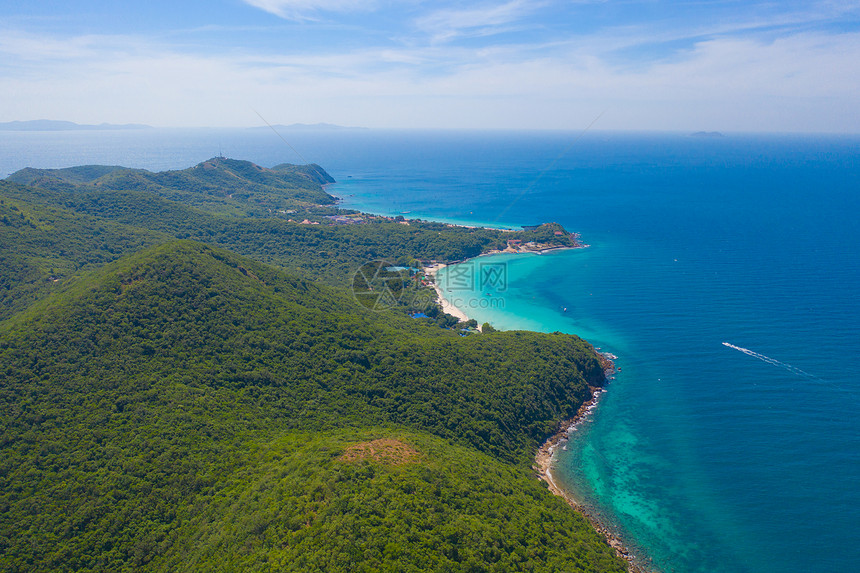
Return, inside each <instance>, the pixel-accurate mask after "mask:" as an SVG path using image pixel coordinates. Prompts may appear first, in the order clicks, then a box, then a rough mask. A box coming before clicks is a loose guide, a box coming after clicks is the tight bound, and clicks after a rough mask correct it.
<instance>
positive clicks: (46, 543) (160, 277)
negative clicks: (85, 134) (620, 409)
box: [0, 160, 624, 571]
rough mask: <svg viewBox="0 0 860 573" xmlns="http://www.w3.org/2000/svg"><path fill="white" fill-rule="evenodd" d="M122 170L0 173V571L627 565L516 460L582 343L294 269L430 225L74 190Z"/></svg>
mask: <svg viewBox="0 0 860 573" xmlns="http://www.w3.org/2000/svg"><path fill="white" fill-rule="evenodd" d="M224 161H225V162H226V161H228V160H224ZM240 163H241V162H240ZM228 165H231V166H232V167H231V173H234V174H243V173H244V172H243V171H242V169H247V166H244V165H239V166H236V165H233V164H228ZM198 169H209V171H217V169H218V167H217V166H216V167H213V168H211V169H210V168H206V167H200V166H198ZM284 169H286V168H284ZM63 171H65V170H63ZM125 171H128V170H123V169H121V168H94V167H87V168H79V169H77V170H72V171H71V172H68V173H65V174H64V178H57V177H53V178H51V181H52V182H53V183H52V184H51V185H48V186H41V187H40V186H35V187H34V186H30V185H21V184H15V183H11V182H2V183H0V238H2V239H3V243H2V245H0V257H2V260H3V261H8V262H9V265H8V266H7V267H5V268H3V269H0V294H2V296H3V300H2V302H3V307H2V308H3V314H2V315H0V379H2V383H0V569H3V570H8V571H57V570H73V571H121V570H135V571H137V570H151V571H176V570H235V571H278V570H288V571H289V570H295V571H314V570H318V571H375V570H387V571H426V570H439V571H562V570H563V571H622V570H624V563H623V562H622V561H620V560H619V559H617V558H616V557H615V556H614V554H613V551H612V550H611V549H610V548H609V547H608V545H607V544H606V543H605V542H604V541H603V540H602V539H601V538H600V537H599V536H598V535H597V534H596V532H594V531H593V530H592V529H591V528H590V526H588V524H587V523H586V522H585V521H584V520H583V519H582V518H581V517H580V516H579V515H578V514H576V513H574V512H572V511H570V509H569V508H568V507H567V506H566V505H565V504H564V503H563V502H562V501H561V500H559V499H558V498H555V497H554V496H552V495H551V494H550V493H549V492H547V491H546V489H545V487H543V485H542V484H541V483H540V482H539V481H538V480H537V479H535V477H534V475H533V473H532V470H531V469H530V466H531V463H532V457H533V455H534V452H535V450H536V448H537V446H538V445H539V444H540V443H541V442H542V441H543V440H544V439H545V438H546V437H547V436H548V435H549V434H551V433H552V432H553V431H554V430H555V429H556V428H557V425H558V423H559V421H560V420H562V419H564V418H566V417H569V416H571V415H572V414H573V413H574V412H575V411H576V409H577V408H578V407H579V405H580V404H581V403H582V402H583V400H585V399H586V398H587V396H588V393H589V392H588V385H589V384H591V385H599V384H601V383H602V381H603V373H602V370H601V367H600V364H599V362H598V360H597V357H596V354H595V352H594V350H593V349H592V348H591V346H590V345H589V344H587V343H586V342H584V341H582V340H580V339H578V338H576V337H574V336H569V335H562V334H539V333H533V332H493V333H492V334H487V335H472V336H468V337H462V336H458V333H457V332H455V331H451V330H446V329H442V328H439V327H438V326H437V325H436V324H435V323H434V322H433V321H431V320H429V319H413V318H410V317H408V316H407V315H406V314H404V313H400V312H375V311H373V310H370V309H368V308H365V307H364V306H362V305H361V304H358V303H357V302H356V300H355V298H354V297H353V296H352V295H351V294H350V293H349V292H348V291H347V290H345V289H342V288H338V287H336V286H331V285H327V284H322V283H319V282H316V281H313V280H310V278H309V277H311V276H313V274H314V273H315V272H317V271H319V272H321V273H322V274H324V275H325V274H326V273H328V275H327V276H328V277H329V279H330V280H329V281H328V282H330V283H335V284H337V282H338V281H337V280H335V279H334V278H333V277H335V276H337V273H342V272H343V271H344V270H346V269H348V268H349V265H350V264H352V263H353V262H355V261H356V260H360V259H361V258H363V257H364V256H366V255H367V254H368V253H367V252H366V251H367V249H368V248H369V247H370V246H374V247H378V248H379V249H380V250H381V251H382V252H381V253H380V254H381V255H383V256H393V255H395V254H400V256H416V255H420V254H421V249H422V248H424V249H429V250H430V251H428V252H431V251H432V252H438V251H433V249H440V248H441V247H439V246H436V247H434V246H432V240H429V239H428V237H430V236H431V235H434V234H435V236H436V237H438V236H440V233H443V229H438V230H437V229H436V228H435V227H433V226H432V225H428V226H426V227H424V228H411V227H407V226H405V225H399V224H397V223H379V224H376V225H361V226H359V225H355V226H338V227H335V226H323V225H319V226H313V227H311V226H308V225H304V226H301V225H297V224H295V223H290V222H288V221H286V220H283V219H269V218H258V217H253V216H241V217H237V216H233V215H224V214H218V213H213V212H211V211H208V210H206V209H205V208H202V207H201V206H200V205H190V204H188V203H187V202H178V201H176V200H175V198H168V197H162V196H160V195H154V194H152V193H151V191H141V190H114V191H110V192H106V191H105V192H99V191H97V190H94V189H92V188H87V189H84V188H82V187H81V185H90V186H91V187H92V182H93V181H101V180H104V178H110V177H118V176H120V175H122V176H125V175H127V174H124V172H125ZM273 171H275V172H277V171H278V168H276V169H275V170H273ZM180 173H182V172H180ZM276 174H277V173H276ZM31 175H33V174H32V173H31ZM150 175H152V174H150ZM150 175H146V177H147V178H149V179H153V180H155V179H157V178H153V177H150ZM243 176H245V177H247V178H251V177H257V178H258V183H259V184H260V185H264V184H268V183H267V182H269V181H270V178H272V177H275V175H272V174H271V173H268V172H265V171H262V172H261V171H258V170H256V169H252V170H251V171H250V172H249V173H247V174H244V175H243ZM170 177H178V176H177V175H170ZM170 177H167V176H164V178H163V179H162V182H163V181H170ZM318 177H319V178H320V179H323V177H322V175H318ZM22 181H23V182H24V183H33V182H38V178H37V177H34V178H32V179H31V180H24V179H22ZM319 182H320V181H315V182H314V183H313V185H317V187H316V188H314V187H313V185H311V184H308V185H307V188H308V190H309V191H310V192H317V191H320V189H319V188H318V183H319ZM159 184H161V183H159ZM62 185H67V187H65V188H63V187H62ZM190 192H194V191H190ZM143 223H145V224H143ZM446 229H447V228H446ZM293 231H295V232H293ZM444 232H448V233H449V235H447V237H448V238H449V239H450V242H451V244H452V245H456V248H465V249H470V248H472V247H466V245H474V246H475V247H474V248H477V249H480V248H482V244H486V243H482V241H483V240H484V239H480V238H476V237H491V236H492V235H491V234H489V235H476V234H471V233H469V232H467V231H462V232H460V233H458V232H457V231H444ZM182 233H187V234H188V235H189V236H191V237H194V238H196V239H204V241H205V242H200V241H190V240H177V239H175V238H174V237H176V236H177V235H178V234H182ZM397 233H401V235H397ZM386 236H389V237H403V238H408V237H412V242H409V241H408V240H407V241H406V242H405V243H404V245H396V246H395V245H392V244H389V243H386V241H385V237H386ZM261 237H269V239H268V240H269V241H271V243H269V242H266V241H263V240H262V238H261ZM350 238H353V239H350ZM351 240H354V242H351ZM487 240H489V239H487ZM315 241H316V242H315ZM470 241H476V242H475V243H470ZM205 243H209V244H205ZM224 243H231V244H233V245H238V246H239V247H242V248H243V249H244V250H246V251H249V252H248V254H252V255H255V256H256V258H259V259H268V260H270V261H272V262H276V263H279V264H280V265H281V266H283V267H290V268H296V269H299V270H300V271H301V275H302V276H300V277H298V276H296V275H295V274H288V273H287V272H285V271H284V270H283V269H282V268H277V267H273V266H269V265H267V264H264V263H261V262H259V261H255V260H253V259H250V258H245V257H243V256H240V255H237V254H235V253H233V252H231V251H228V250H225V249H222V248H220V247H216V246H212V245H213V244H216V245H217V244H224ZM321 245H322V247H321ZM411 249H414V251H413V250H411ZM236 250H241V249H239V248H237V249H236ZM323 250H325V251H326V253H327V254H326V256H323V255H320V254H319V253H320V252H321V251H323ZM314 252H316V253H317V254H316V256H314V255H313V253H314ZM329 252H330V255H329V254H328V253H329ZM470 252H471V251H470ZM266 254H268V256H267V255H266ZM330 259H334V260H335V261H338V263H337V264H334V265H331V264H329V265H326V264H325V263H323V262H322V261H326V260H330ZM385 448H388V449H389V450H390V452H389V454H391V455H388V454H386V451H388V450H386V449H385ZM355 452H359V453H358V454H356V453H355ZM368 452H370V453H368ZM380 452H381V453H382V454H380ZM386 456H387V457H386Z"/></svg>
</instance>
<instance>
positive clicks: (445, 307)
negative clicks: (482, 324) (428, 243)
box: [424, 263, 469, 322]
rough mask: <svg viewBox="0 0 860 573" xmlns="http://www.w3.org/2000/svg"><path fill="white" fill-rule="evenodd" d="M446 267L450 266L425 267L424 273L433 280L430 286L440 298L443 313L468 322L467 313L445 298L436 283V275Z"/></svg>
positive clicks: (441, 264) (437, 264)
mask: <svg viewBox="0 0 860 573" xmlns="http://www.w3.org/2000/svg"><path fill="white" fill-rule="evenodd" d="M446 266H448V265H445V264H443V263H436V264H434V265H430V266H429V267H425V269H424V273H425V274H426V275H427V276H429V277H430V278H432V279H433V281H432V282H431V283H430V284H431V286H432V287H433V290H435V291H436V295H437V296H438V297H439V306H441V307H442V312H444V313H446V314H450V315H451V316H455V317H457V318H458V319H459V320H461V321H463V322H466V321H467V320H469V317H468V316H467V315H466V313H465V312H463V311H462V310H460V309H459V308H457V307H456V306H454V305H453V304H451V302H450V301H449V300H448V299H447V298H445V296H444V295H443V294H442V289H441V288H439V285H438V284H437V282H436V273H438V272H439V271H441V270H442V269H444V268H445V267H446Z"/></svg>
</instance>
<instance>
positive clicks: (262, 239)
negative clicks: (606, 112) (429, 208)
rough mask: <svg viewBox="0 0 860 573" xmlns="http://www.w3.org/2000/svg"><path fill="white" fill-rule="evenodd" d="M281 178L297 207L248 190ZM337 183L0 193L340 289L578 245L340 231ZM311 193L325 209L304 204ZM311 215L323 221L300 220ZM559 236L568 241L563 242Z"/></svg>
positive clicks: (489, 236)
mask: <svg viewBox="0 0 860 573" xmlns="http://www.w3.org/2000/svg"><path fill="white" fill-rule="evenodd" d="M273 178H276V179H277V181H279V182H280V183H279V184H280V185H281V187H278V188H277V191H278V193H279V194H280V195H279V197H280V199H278V200H281V201H284V202H286V203H288V204H291V205H294V207H295V209H288V210H284V209H274V208H273V209H270V208H265V209H264V208H263V207H262V206H261V205H262V203H259V202H257V201H258V200H259V201H263V199H261V198H260V197H263V196H268V195H266V193H264V192H258V191H254V192H253V193H252V192H251V191H242V189H251V190H253V189H258V188H259V185H262V184H263V183H266V184H267V185H268V187H267V189H274V183H273V182H272V179H273ZM329 181H331V178H330V176H329V175H328V174H326V173H325V171H323V170H322V169H321V168H319V167H317V166H292V165H282V166H277V167H274V168H272V169H264V168H262V167H259V166H256V165H254V164H253V163H250V162H247V161H236V160H231V159H221V158H213V159H211V160H209V161H206V162H204V163H201V164H200V165H198V166H196V167H193V168H190V169H186V170H183V171H167V172H163V173H150V172H148V171H143V170H134V169H125V168H117V167H104V166H87V167H80V168H68V169H57V170H37V169H24V170H21V171H19V172H17V173H15V174H13V175H12V176H10V177H9V178H8V179H7V181H5V182H0V185H2V187H0V192H2V194H4V195H5V196H6V197H8V198H11V199H16V200H18V201H20V202H25V203H29V204H34V205H41V206H49V207H51V208H53V209H61V210H62V211H63V213H64V216H65V217H68V218H72V219H73V218H74V216H75V214H81V215H85V216H87V217H90V218H92V217H96V218H99V219H104V220H107V221H112V222H114V223H121V224H123V225H127V226H132V227H137V228H138V232H144V231H157V232H158V233H160V234H167V235H169V236H171V237H174V238H179V239H193V240H196V241H202V242H205V243H209V244H213V245H217V246H220V247H224V248H227V249H230V250H232V251H234V252H237V253H239V254H242V255H246V256H249V257H252V258H255V259H257V260H260V261H264V262H268V263H272V264H275V265H278V266H280V267H283V268H286V269H289V270H290V271H291V272H292V273H294V274H298V275H301V276H304V277H306V278H311V279H313V280H318V281H324V282H327V283H329V284H333V285H339V286H346V285H347V284H348V283H349V279H350V277H351V275H352V273H353V272H355V270H356V269H358V268H359V267H360V266H361V265H362V264H364V263H367V262H369V261H373V260H376V259H389V260H392V261H394V260H397V259H400V258H406V259H408V258H418V259H437V260H443V261H456V260H463V259H466V258H470V257H475V256H477V255H479V254H481V253H482V252H484V251H486V250H488V249H501V248H504V247H505V244H506V241H507V240H508V239H520V240H526V241H529V240H532V241H543V242H545V241H553V242H555V243H557V244H559V245H571V244H573V243H572V238H571V237H570V235H569V234H567V233H566V232H562V231H563V230H562V228H561V226H560V225H556V224H550V225H544V226H542V227H541V228H539V229H537V230H533V231H523V232H515V233H512V232H502V231H498V230H493V229H467V228H462V227H452V226H450V225H444V224H439V223H429V222H416V221H413V222H411V223H410V224H409V225H404V224H401V223H399V222H393V221H388V220H384V219H372V218H367V220H366V221H365V223H364V224H354V225H333V224H331V221H330V220H328V219H326V218H325V216H326V215H332V214H334V213H337V210H335V209H334V208H333V207H332V206H330V205H329V204H330V203H331V202H332V201H333V199H332V197H331V196H330V195H328V194H327V193H325V191H324V190H323V189H322V187H320V183H323V182H329ZM12 183H18V185H13V184H12ZM228 191H229V193H228ZM272 193H274V191H272ZM305 193H312V194H313V196H314V198H315V199H314V200H315V201H316V200H318V202H319V203H320V204H323V203H324V205H321V206H315V205H312V204H310V203H308V202H307V201H305V200H303V199H302V197H304V194H305ZM228 195H232V196H228ZM280 211H284V212H280ZM286 211H296V212H295V213H287V212H286ZM305 218H310V219H311V220H313V221H317V222H322V223H323V224H319V225H303V224H300V223H298V222H296V221H302V220H303V219H305ZM289 219H293V221H292V222H291V221H290V220H289ZM557 231H558V232H562V235H560V236H557V235H555V233H556V232H557ZM124 252H130V251H124ZM0 273H2V269H0ZM62 278H65V277H62Z"/></svg>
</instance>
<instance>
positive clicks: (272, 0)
mask: <svg viewBox="0 0 860 573" xmlns="http://www.w3.org/2000/svg"><path fill="white" fill-rule="evenodd" d="M244 2H246V3H247V4H250V5H251V6H254V7H255V8H259V9H261V10H264V11H266V12H269V13H271V14H274V15H276V16H280V17H281V18H286V19H288V20H312V19H314V15H315V14H316V13H318V12H358V11H367V10H373V9H374V8H375V7H376V3H375V2H374V1H373V0H244Z"/></svg>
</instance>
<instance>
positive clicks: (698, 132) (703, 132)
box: [690, 131, 725, 137]
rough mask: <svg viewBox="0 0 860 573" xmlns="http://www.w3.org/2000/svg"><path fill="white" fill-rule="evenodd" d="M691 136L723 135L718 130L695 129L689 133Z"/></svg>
mask: <svg viewBox="0 0 860 573" xmlns="http://www.w3.org/2000/svg"><path fill="white" fill-rule="evenodd" d="M690 136H691V137H725V136H724V135H723V134H722V133H720V132H719V131H697V132H695V133H691V134H690Z"/></svg>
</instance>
